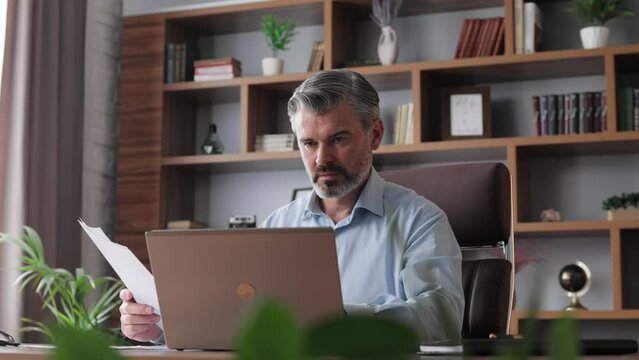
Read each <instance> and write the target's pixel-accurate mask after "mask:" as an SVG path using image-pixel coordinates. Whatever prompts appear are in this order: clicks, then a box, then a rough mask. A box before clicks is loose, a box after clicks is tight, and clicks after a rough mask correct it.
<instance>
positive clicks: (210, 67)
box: [193, 57, 242, 81]
mask: <svg viewBox="0 0 639 360" xmlns="http://www.w3.org/2000/svg"><path fill="white" fill-rule="evenodd" d="M193 66H194V67H195V75H193V81H213V80H226V79H233V78H235V77H240V76H242V63H240V62H239V61H238V60H237V59H235V58H232V57H225V58H217V59H203V60H198V61H196V62H194V63H193Z"/></svg>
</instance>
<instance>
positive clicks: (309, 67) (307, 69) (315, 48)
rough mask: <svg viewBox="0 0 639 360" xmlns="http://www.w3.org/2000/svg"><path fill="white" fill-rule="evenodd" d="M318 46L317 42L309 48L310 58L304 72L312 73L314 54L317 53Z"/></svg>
mask: <svg viewBox="0 0 639 360" xmlns="http://www.w3.org/2000/svg"><path fill="white" fill-rule="evenodd" d="M318 45H319V41H315V42H313V46H311V56H310V57H309V59H308V66H307V67H306V71H309V72H310V71H313V64H315V54H316V53H317V47H318Z"/></svg>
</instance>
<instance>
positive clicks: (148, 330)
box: [120, 289, 162, 341]
mask: <svg viewBox="0 0 639 360" xmlns="http://www.w3.org/2000/svg"><path fill="white" fill-rule="evenodd" d="M120 299H122V305H121V306H120V314H121V316H120V322H121V323H122V325H121V326H122V333H123V334H124V335H125V336H126V337H128V338H130V339H133V340H137V341H153V340H157V339H158V338H159V337H160V335H162V329H160V328H159V327H158V326H157V325H155V324H156V323H157V322H158V321H160V316H159V315H157V314H154V313H153V308H152V307H151V306H150V305H145V304H138V303H136V302H135V300H134V299H133V294H131V292H130V291H129V290H128V289H123V290H122V291H120Z"/></svg>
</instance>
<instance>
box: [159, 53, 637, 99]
mask: <svg viewBox="0 0 639 360" xmlns="http://www.w3.org/2000/svg"><path fill="white" fill-rule="evenodd" d="M635 53H636V54H637V57H638V58H639V45H625V46H618V47H611V48H604V49H593V50H583V49H577V50H561V51H548V52H541V53H535V54H527V55H509V56H491V57H481V58H467V59H452V60H440V61H429V62H415V63H405V64H393V65H388V66H381V65H380V66H365V67H354V68H350V70H353V71H357V72H359V73H361V74H363V75H365V76H366V77H367V78H368V80H369V81H370V82H371V83H372V84H373V85H374V86H375V87H376V88H378V90H382V91H383V90H396V89H404V88H410V86H411V83H410V73H411V72H412V71H428V72H429V73H432V74H435V75H437V76H444V77H446V78H448V79H451V80H453V81H455V80H456V79H457V80H458V81H462V80H463V82H471V83H474V82H484V81H487V82H500V81H514V80H517V81H521V80H533V79H544V78H557V77H559V78H561V77H571V76H591V75H603V73H604V57H605V55H606V54H613V55H620V59H621V60H620V61H621V62H622V63H624V64H625V63H626V62H630V60H634V59H635V57H634V55H632V54H635ZM627 54H631V55H627ZM627 59H630V60H627ZM311 75H312V73H308V72H302V73H289V74H281V75H275V76H246V77H239V78H235V79H229V80H218V81H201V82H193V81H189V82H181V83H174V84H164V85H163V90H164V92H165V93H173V92H182V91H206V90H207V89H214V88H228V87H237V86H241V85H244V84H246V85H273V86H275V85H277V84H278V83H290V82H298V83H301V82H302V81H304V80H305V79H306V78H308V77H310V76H311Z"/></svg>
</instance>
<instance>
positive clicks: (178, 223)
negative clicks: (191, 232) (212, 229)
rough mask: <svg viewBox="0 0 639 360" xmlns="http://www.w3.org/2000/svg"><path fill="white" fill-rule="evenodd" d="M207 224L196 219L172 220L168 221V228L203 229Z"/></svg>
mask: <svg viewBox="0 0 639 360" xmlns="http://www.w3.org/2000/svg"><path fill="white" fill-rule="evenodd" d="M205 227H206V224H202V223H200V222H197V221H194V220H172V221H168V222H167V223H166V228H167V229H203V228H205Z"/></svg>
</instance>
